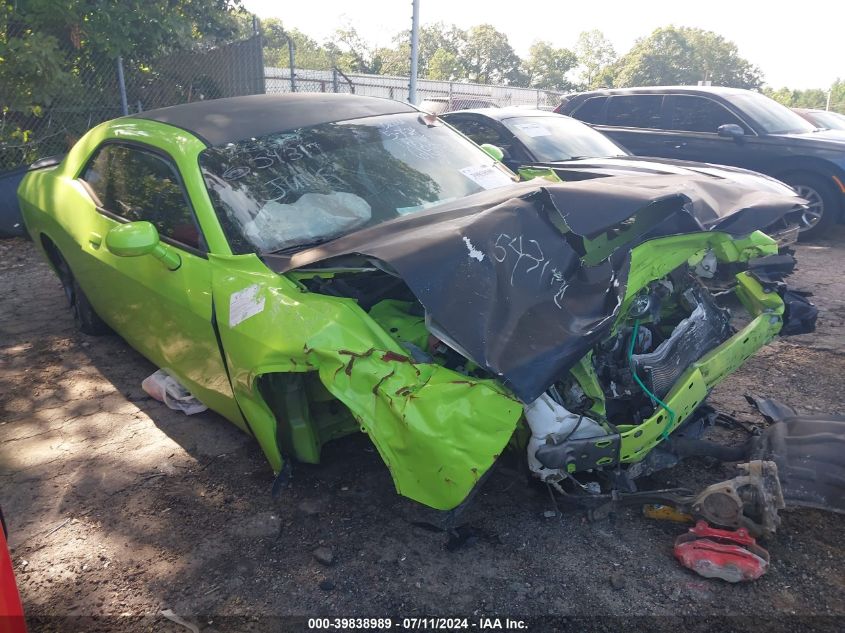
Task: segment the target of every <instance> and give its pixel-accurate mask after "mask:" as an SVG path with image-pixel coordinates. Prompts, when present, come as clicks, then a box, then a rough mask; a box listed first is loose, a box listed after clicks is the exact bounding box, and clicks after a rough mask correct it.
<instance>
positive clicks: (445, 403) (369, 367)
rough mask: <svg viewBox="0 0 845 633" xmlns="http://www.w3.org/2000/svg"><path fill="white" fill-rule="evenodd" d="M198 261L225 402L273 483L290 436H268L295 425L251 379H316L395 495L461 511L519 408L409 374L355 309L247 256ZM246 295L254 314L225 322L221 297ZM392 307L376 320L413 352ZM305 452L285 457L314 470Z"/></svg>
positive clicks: (441, 375)
mask: <svg viewBox="0 0 845 633" xmlns="http://www.w3.org/2000/svg"><path fill="white" fill-rule="evenodd" d="M210 261H211V262H212V264H213V267H214V301H215V308H216V311H217V314H218V315H219V328H220V335H221V338H222V340H223V347H224V349H225V350H226V357H227V362H228V366H229V368H230V373H231V377H232V383H233V386H234V390H235V396H236V398H237V400H238V403H239V404H240V406H241V408H242V409H243V411H244V414H245V415H246V417H247V419H248V420H249V423H250V427H251V428H252V430H253V432H254V434H255V437H256V439H257V440H258V442H259V444H260V445H261V447H262V449H263V451H264V453H265V454H266V455H267V458H268V460H269V461H270V463H271V464H272V466H273V468H274V469H275V470H276V471H278V470H279V469H280V468H281V465H282V460H283V456H282V454H281V450H280V448H279V447H280V446H282V445H284V444H285V443H286V442H285V441H284V437H285V436H291V433H290V431H289V430H286V429H283V428H280V427H281V426H282V425H287V424H289V423H290V422H293V423H294V426H296V424H297V423H299V426H300V427H301V426H302V425H301V419H300V420H291V421H288V420H284V419H277V417H276V415H277V413H278V412H274V411H273V410H272V409H271V408H270V406H269V405H268V403H267V401H266V400H265V398H264V397H263V396H262V394H261V391H260V389H259V387H258V384H257V382H258V378H259V377H260V376H262V375H266V374H273V373H291V372H294V373H296V372H314V371H316V372H318V375H319V378H320V381H321V382H322V384H323V385H324V386H325V388H326V390H328V392H330V393H331V394H332V395H333V396H334V397H335V398H337V399H338V400H339V401H340V402H342V403H343V404H344V405H345V406H346V407H347V408H348V409H349V410H350V411H351V413H352V415H353V416H354V417H355V419H356V420H357V421H358V423H359V424H360V428H361V430H362V431H364V432H365V433H367V434H368V435H369V436H370V438H371V440H372V441H373V443H374V444H375V446H376V448H377V449H378V451H379V453H380V455H381V457H382V459H384V461H385V463H386V464H387V466H388V468H389V469H390V472H391V475H392V477H393V481H394V483H395V485H396V489H397V491H398V492H399V493H400V494H403V495H405V496H407V497H410V498H412V499H414V500H416V501H419V502H421V503H424V504H426V505H429V506H431V507H434V508H437V509H441V510H446V509H450V508H453V507H455V506H456V505H458V504H459V503H460V502H461V501H463V500H464V498H465V497H466V495H467V494H469V492H470V490H472V488H473V486H475V484H476V482H477V481H478V479H479V478H480V477H481V476H482V475H483V474H484V473H485V472H486V471H487V470H488V469H489V468H490V466H492V464H493V462H494V461H495V459H496V458H497V457H498V455H499V454H500V453H501V452H502V450H503V449H504V447H505V445H506V444H507V442H508V440H509V439H510V437H511V435H512V434H513V431H514V429H515V428H516V424H517V421H518V420H519V418H520V416H521V415H522V405H521V404H520V403H519V402H518V401H516V400H515V399H514V398H513V397H512V396H511V395H510V394H509V393H508V392H507V390H506V389H504V388H503V387H502V386H501V385H499V384H498V383H497V382H496V381H493V380H478V379H474V378H470V377H467V376H465V375H463V374H460V373H458V372H455V371H452V370H450V369H446V368H444V367H441V366H439V365H436V364H433V363H415V362H413V361H412V360H411V359H410V358H409V357H408V355H407V353H406V352H405V350H404V349H403V348H402V347H401V345H400V344H399V342H398V341H397V340H396V339H394V338H392V337H391V336H390V335H388V333H387V332H386V331H385V329H384V328H383V327H382V326H381V325H380V324H379V323H377V322H376V320H374V319H373V318H372V317H371V316H370V315H369V314H367V313H366V312H365V311H364V310H363V309H362V308H360V307H359V306H358V304H357V303H356V302H355V301H353V300H352V299H344V298H338V297H330V296H326V295H322V294H318V293H310V292H306V291H303V290H302V289H301V287H300V286H299V285H298V284H296V283H294V282H293V281H291V280H289V279H287V278H286V277H285V276H280V275H276V274H275V273H271V272H270V271H269V270H268V269H267V268H266V267H265V266H264V265H263V263H261V261H260V260H259V259H258V258H257V257H255V256H252V255H242V256H235V257H219V258H218V257H214V256H211V257H210ZM254 285H255V286H258V290H257V291H256V293H255V297H256V302H257V303H261V302H262V301H263V306H264V307H263V309H262V310H260V311H258V312H257V313H255V314H253V315H252V316H249V317H248V318H246V319H244V320H243V321H241V322H239V323H238V322H233V320H232V314H231V313H230V306H231V303H232V299H231V298H232V295H233V294H235V293H238V292H241V291H243V290H244V289H246V288H249V287H251V286H254ZM402 303H403V302H394V303H392V304H390V303H388V304H386V305H384V306H382V308H381V309H380V310H377V315H378V316H379V317H380V318H382V319H385V320H386V321H385V323H386V324H388V326H389V324H390V323H391V322H393V323H395V327H397V328H403V329H404V331H407V332H408V333H409V334H408V336H409V340H417V341H419V342H422V340H421V337H422V331H421V330H419V328H418V326H414V325H413V324H412V325H411V327H410V328H409V327H408V323H407V319H406V320H405V322H404V323H403V322H402V319H403V317H402V316H401V313H402V310H401V307H402V306H400V305H397V304H402ZM317 435H318V434H316V433H314V434H312V435H311V437H312V438H315V437H317ZM279 438H282V441H279ZM303 441H306V440H303ZM287 443H288V445H289V446H291V447H294V446H295V445H296V442H294V441H293V439H291V440H290V441H289V442H287ZM312 448H313V450H311V451H303V452H302V453H299V454H295V455H294V456H295V457H297V458H298V459H303V460H304V461H316V459H315V458H316V456H317V455H318V453H319V447H318V446H316V444H313V442H312Z"/></svg>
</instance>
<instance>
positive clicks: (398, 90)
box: [264, 67, 565, 114]
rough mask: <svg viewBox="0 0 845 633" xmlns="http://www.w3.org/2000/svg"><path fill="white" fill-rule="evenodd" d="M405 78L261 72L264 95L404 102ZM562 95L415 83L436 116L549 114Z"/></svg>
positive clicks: (451, 83)
mask: <svg viewBox="0 0 845 633" xmlns="http://www.w3.org/2000/svg"><path fill="white" fill-rule="evenodd" d="M408 82H409V78H408V77H394V76H390V75H368V74H358V73H348V74H344V73H342V72H341V71H340V70H338V69H333V70H308V69H303V68H294V71H293V74H291V70H290V68H273V67H267V68H265V76H264V85H265V90H266V92H268V93H279V92H351V93H354V94H357V95H364V96H369V97H384V98H386V99H396V100H399V101H407V100H408ZM564 94H565V93H562V92H553V91H549V90H538V89H535V88H517V87H514V86H498V85H491V84H475V83H465V82H459V81H436V80H432V79H418V80H417V101H418V103H417V104H416V105H422V106H423V107H428V108H434V109H437V112H438V114H442V113H443V112H447V111H450V110H459V109H463V108H479V107H491V106H499V107H504V106H525V107H530V108H538V109H541V110H552V109H554V108H555V107H557V106H558V105H559V104H560V101H561V97H563V95H564Z"/></svg>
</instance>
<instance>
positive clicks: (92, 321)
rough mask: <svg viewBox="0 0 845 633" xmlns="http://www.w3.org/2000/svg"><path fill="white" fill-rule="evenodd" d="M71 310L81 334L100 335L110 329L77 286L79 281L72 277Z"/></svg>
mask: <svg viewBox="0 0 845 633" xmlns="http://www.w3.org/2000/svg"><path fill="white" fill-rule="evenodd" d="M70 309H71V312H73V320H74V321H75V322H76V327H78V328H79V331H80V332H82V333H83V334H90V335H92V336H102V335H103V334H108V333H109V332H111V329H110V328H109V326H108V325H106V323H105V321H103V320H102V319H101V318H100V316H99V315H98V314H97V312H96V311H95V310H94V307H93V306H92V305H91V303H90V302H89V301H88V297H86V296H85V293H84V292H83V291H82V288H80V286H79V282H78V281H76V279H75V278H74V280H73V303H72V304H71V306H70Z"/></svg>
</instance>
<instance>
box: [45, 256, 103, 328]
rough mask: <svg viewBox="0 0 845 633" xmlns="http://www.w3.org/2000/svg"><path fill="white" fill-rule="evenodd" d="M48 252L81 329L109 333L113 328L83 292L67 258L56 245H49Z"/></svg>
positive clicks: (74, 318) (74, 317)
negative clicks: (101, 316) (100, 315)
mask: <svg viewBox="0 0 845 633" xmlns="http://www.w3.org/2000/svg"><path fill="white" fill-rule="evenodd" d="M47 252H48V254H49V256H50V259H51V260H52V261H53V265H54V266H55V267H56V273H57V274H58V275H59V281H60V282H61V283H62V289H63V290H64V292H65V297H67V300H68V304H69V305H70V310H71V313H72V314H73V320H74V322H75V323H76V327H77V328H79V331H80V332H82V333H83V334H90V335H91V336H102V335H103V334H109V333H110V332H111V328H109V326H108V325H106V323H105V321H103V320H102V319H101V318H100V317H99V315H98V314H97V312H96V311H95V310H94V307H93V306H92V305H91V302H90V301H88V297H87V296H85V292H83V290H82V288H81V287H80V285H79V282H78V281H76V277H74V276H73V272H72V271H71V270H70V266H69V265H68V263H67V260H65V258H64V257H62V255H61V253H59V251H58V249H57V248H56V247H55V246H52V245H50V246H49V247H47Z"/></svg>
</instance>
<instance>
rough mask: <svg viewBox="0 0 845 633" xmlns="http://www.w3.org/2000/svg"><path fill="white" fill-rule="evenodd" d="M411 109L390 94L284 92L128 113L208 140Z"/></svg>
mask: <svg viewBox="0 0 845 633" xmlns="http://www.w3.org/2000/svg"><path fill="white" fill-rule="evenodd" d="M416 111H417V110H416V109H415V108H413V107H412V106H410V105H408V104H407V103H402V102H401V101H392V100H390V99H378V98H375V97H359V96H356V95H349V94H331V93H329V94H323V93H288V94H275V95H249V96H245V97H229V98H227V99H211V100H209V101H196V102H194V103H185V104H183V105H176V106H171V107H169V108H160V109H158V110H149V111H148V112H139V113H138V114H132V115H130V116H129V118H133V119H149V120H152V121H159V122H161V123H167V124H169V125H173V126H176V127H178V128H182V129H183V130H187V131H188V132H190V133H191V134H193V135H194V136H197V137H199V138H200V139H202V140H203V141H204V142H205V143H207V144H208V145H224V144H226V143H234V142H236V141H242V140H244V139H248V138H253V137H258V136H265V135H267V134H272V133H274V132H284V131H286V130H293V129H296V128H300V127H309V126H312V125H319V124H320V123H331V122H334V121H346V120H348V119H360V118H363V117H368V116H376V115H380V114H396V113H399V112H416Z"/></svg>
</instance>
